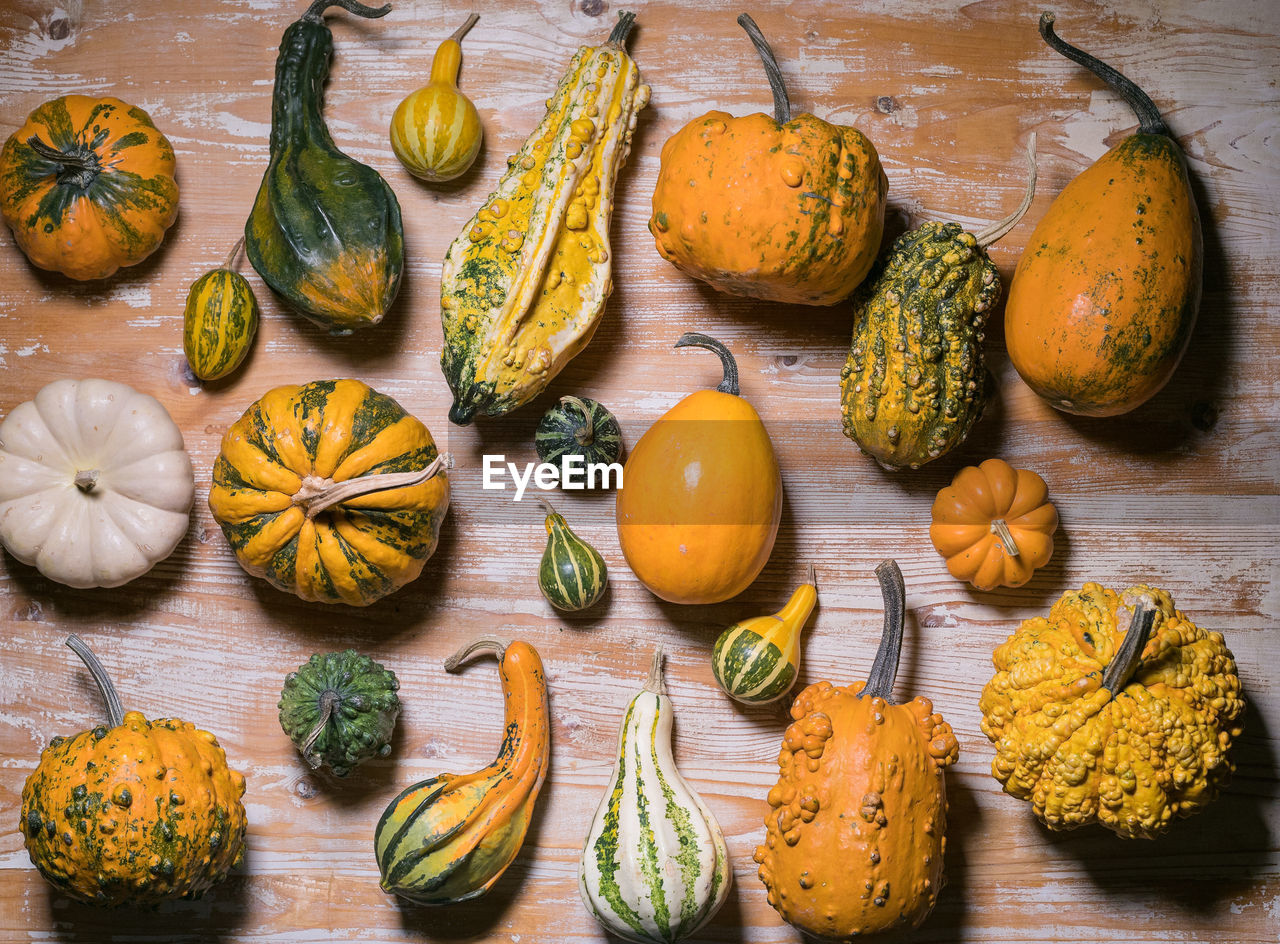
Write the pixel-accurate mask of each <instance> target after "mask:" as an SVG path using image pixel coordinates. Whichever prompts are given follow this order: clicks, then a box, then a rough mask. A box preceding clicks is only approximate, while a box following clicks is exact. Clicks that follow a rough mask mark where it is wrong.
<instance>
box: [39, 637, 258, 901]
mask: <svg viewBox="0 0 1280 944" xmlns="http://www.w3.org/2000/svg"><path fill="white" fill-rule="evenodd" d="M67 645H68V646H70V647H71V648H72V649H73V650H74V651H75V653H76V654H77V655H78V656H80V658H81V659H83V660H84V662H85V664H86V665H87V666H88V667H89V671H90V672H91V673H92V675H93V678H94V681H95V682H96V683H97V684H98V688H99V691H100V692H101V693H102V697H103V700H104V701H106V703H107V716H108V724H106V725H99V726H98V727H96V728H94V729H92V730H91V731H83V732H81V733H80V734H76V735H74V736H72V737H69V738H63V737H55V738H53V740H51V741H50V742H49V746H48V747H47V748H45V750H44V753H43V754H41V755H40V765H39V766H38V767H37V768H36V769H35V770H34V771H32V773H31V776H29V777H28V778H27V782H26V785H25V786H24V787H23V788H22V820H21V824H20V825H21V828H22V835H23V837H24V838H25V839H26V846H27V852H28V853H30V855H31V861H32V862H33V863H34V864H35V866H36V868H38V869H39V870H40V874H41V875H43V876H44V877H45V878H46V879H47V880H48V881H49V882H50V883H51V884H52V885H53V886H55V887H56V888H58V889H59V890H61V891H63V892H65V893H66V894H67V895H70V896H71V897H72V898H76V899H78V900H80V901H86V902H90V903H93V904H97V905H106V906H113V905H124V904H128V905H150V904H155V903H157V902H161V901H166V900H168V899H172V898H198V897H200V895H202V894H203V893H204V892H205V891H207V890H208V889H209V888H210V887H211V886H213V885H214V884H216V883H218V882H220V881H222V880H223V879H224V878H226V876H227V872H228V871H229V870H230V869H231V868H232V867H233V866H235V865H238V864H239V862H240V860H241V859H242V858H243V856H244V834H245V814H244V805H243V804H242V803H241V800H240V798H241V796H243V795H244V777H243V776H242V775H241V774H240V773H239V772H237V771H235V770H232V769H231V768H229V767H228V766H227V756H226V754H225V753H223V750H222V748H221V747H220V746H219V745H218V741H217V739H216V738H215V737H214V736H213V735H212V734H210V733H209V732H208V731H202V730H200V729H199V728H197V727H196V726H195V725H193V724H191V723H190V722H187V721H180V720H178V719H176V718H166V719H164V720H158V721H148V720H147V719H146V718H144V717H143V716H142V714H141V713H140V712H137V711H129V712H126V711H124V709H123V708H122V706H121V704H120V698H119V696H118V695H117V694H116V690H115V687H114V686H113V685H112V684H111V680H110V678H108V676H107V673H106V670H105V669H103V667H102V665H101V663H99V662H98V660H97V659H96V658H95V657H94V655H93V653H92V652H90V651H89V648H88V647H87V646H85V644H84V643H83V642H81V641H80V639H78V638H77V637H75V636H72V637H70V638H69V639H68V640H67Z"/></svg>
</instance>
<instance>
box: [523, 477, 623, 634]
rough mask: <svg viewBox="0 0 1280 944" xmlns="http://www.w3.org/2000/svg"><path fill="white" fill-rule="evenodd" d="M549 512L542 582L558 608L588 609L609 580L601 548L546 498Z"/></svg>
mask: <svg viewBox="0 0 1280 944" xmlns="http://www.w3.org/2000/svg"><path fill="white" fill-rule="evenodd" d="M542 507H543V509H544V510H545V511H546V513H547V521H546V525H547V548H546V550H544V551H543V552H542V565H541V566H540V567H539V568H538V586H539V587H541V588H542V595H543V596H544V597H546V598H547V602H548V603H550V604H551V605H552V606H554V607H555V608H556V609H557V610H564V611H565V612H567V613H575V612H577V611H578V610H585V609H586V608H587V607H589V606H591V604H593V603H595V602H596V601H597V600H599V599H600V597H601V596H602V595H603V594H604V588H605V587H606V586H607V585H608V583H609V572H608V570H607V569H606V568H605V565H604V558H603V557H601V556H600V552H599V551H597V550H596V549H595V548H594V547H592V546H591V545H590V544H588V543H587V542H586V541H584V540H582V538H580V537H578V536H577V535H576V534H574V533H573V529H572V528H570V527H569V525H568V523H567V522H565V520H564V516H563V515H561V514H560V513H559V512H557V511H556V510H555V509H554V508H552V507H551V503H550V502H549V501H546V500H545V499H543V500H542Z"/></svg>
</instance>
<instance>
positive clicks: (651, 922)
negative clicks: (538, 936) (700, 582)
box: [578, 649, 733, 944]
mask: <svg viewBox="0 0 1280 944" xmlns="http://www.w3.org/2000/svg"><path fill="white" fill-rule="evenodd" d="M671 720H672V708H671V699H670V698H668V697H667V695H666V691H665V687H664V685H663V681H662V650H661V649H658V651H656V652H655V653H654V654H653V663H652V665H651V667H650V669H649V677H648V679H647V680H646V681H645V683H644V687H643V688H642V689H641V690H640V691H639V692H638V693H637V694H636V696H635V697H634V698H632V699H631V703H630V704H629V705H628V706H627V711H626V714H625V715H624V716H623V718H622V729H621V731H620V733H619V736H618V760H617V765H616V766H615V767H614V771H613V778H612V779H611V780H610V781H609V786H608V788H607V789H606V790H605V794H604V798H603V799H602V800H601V802H600V807H599V808H598V809H597V810H596V815H595V819H594V820H593V821H592V823H591V830H590V832H588V834H587V839H586V842H585V843H584V845H583V849H582V858H581V860H580V862H579V868H578V890H579V891H580V892H581V893H582V900H583V902H584V903H585V904H586V906H587V910H589V911H590V912H591V913H592V915H594V916H595V919H596V920H597V921H599V922H600V924H601V925H603V926H604V928H605V929H606V930H608V931H609V932H610V933H612V934H616V935H617V936H618V937H621V938H623V939H625V940H628V941H637V942H640V944H671V942H674V941H679V940H681V939H683V938H686V937H688V936H690V935H691V934H693V933H695V932H696V931H697V930H698V929H699V928H701V927H702V926H703V925H705V924H706V923H707V922H708V921H710V920H711V918H712V917H713V916H714V915H715V913H716V912H717V911H718V910H719V909H720V906H721V905H722V904H724V900H725V898H726V897H727V896H728V894H729V886H730V884H731V882H732V881H733V869H732V867H731V866H730V863H729V852H728V849H727V847H726V845H725V841H724V833H723V832H722V831H721V830H720V824H719V823H717V822H716V818H715V816H713V815H712V813H711V811H710V810H709V809H707V806H706V804H705V803H703V802H702V799H701V797H699V796H698V794H697V793H695V792H694V791H693V788H692V787H690V786H689V784H687V783H686V782H685V780H684V778H683V777H682V776H680V771H679V770H677V769H676V763H675V757H674V756H673V755H672V752H671Z"/></svg>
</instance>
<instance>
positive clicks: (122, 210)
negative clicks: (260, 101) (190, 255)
mask: <svg viewBox="0 0 1280 944" xmlns="http://www.w3.org/2000/svg"><path fill="white" fill-rule="evenodd" d="M173 170H174V158H173V147H172V145H170V144H169V140H168V139H167V138H166V137H165V136H164V135H163V134H161V133H160V131H159V130H157V128H156V126H155V125H154V124H152V122H151V118H150V116H148V115H147V113H146V112H145V111H143V110H142V109H141V108H138V107H137V106H136V105H130V104H128V103H127V102H122V101H120V99H118V98H110V97H98V96H89V95H64V96H63V97H61V98H55V99H53V100H52V101H48V102H45V103H44V104H43V105H41V106H40V107H39V108H37V109H36V110H35V111H33V112H32V113H31V114H30V115H28V116H27V120H26V123H25V124H23V126H22V127H21V128H19V129H18V130H17V131H15V132H14V133H13V134H12V135H10V136H9V140H7V141H6V142H5V144H4V150H3V151H0V214H3V216H4V221H5V222H6V223H8V224H9V228H10V229H12V230H13V238H14V240H15V241H16V242H17V243H18V246H19V247H20V248H21V249H22V251H23V252H25V253H26V254H27V258H28V259H30V260H31V262H32V263H33V264H34V265H37V266H39V267H40V268H42V269H52V270H54V271H56V272H61V273H62V274H63V275H66V276H68V277H70V278H73V279H80V280H85V279H101V278H105V277H106V276H108V275H111V274H112V273H113V272H115V271H116V270H117V269H118V268H120V267H121V266H131V265H134V264H135V263H138V262H141V261H142V260H143V259H145V258H146V257H147V256H149V255H151V253H152V252H154V251H155V249H156V247H157V246H159V245H160V242H161V241H162V240H163V239H164V234H165V230H167V229H168V228H169V226H170V225H171V224H172V223H173V221H174V220H175V219H177V217H178V183H177V181H176V180H175V179H174V174H173Z"/></svg>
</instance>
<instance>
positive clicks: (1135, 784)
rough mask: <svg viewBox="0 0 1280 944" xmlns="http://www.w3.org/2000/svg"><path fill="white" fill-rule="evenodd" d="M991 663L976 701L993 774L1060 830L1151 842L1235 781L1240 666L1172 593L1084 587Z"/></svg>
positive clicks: (1027, 627)
mask: <svg viewBox="0 0 1280 944" xmlns="http://www.w3.org/2000/svg"><path fill="white" fill-rule="evenodd" d="M992 661H993V662H994V663H995V667H996V674H995V676H994V677H993V678H992V679H991V681H990V682H988V683H987V685H986V687H985V688H983V690H982V698H981V699H980V701H979V702H978V706H979V708H980V709H981V710H982V731H983V733H984V734H986V736H987V737H988V738H990V739H991V741H992V743H994V744H995V746H996V756H995V759H994V760H992V762H991V774H992V776H994V777H995V778H996V779H997V780H999V781H1000V783H1001V784H1002V785H1003V786H1004V791H1005V793H1008V794H1009V795H1010V796H1014V797H1017V798H1018V799H1020V800H1030V801H1031V808H1032V810H1033V811H1034V812H1035V815H1036V817H1037V818H1038V819H1039V820H1040V821H1041V822H1042V823H1044V824H1045V825H1046V826H1048V827H1049V828H1050V829H1072V828H1074V827H1076V826H1080V825H1083V824H1085V823H1092V822H1097V823H1099V824H1101V825H1103V826H1105V827H1107V829H1110V830H1111V831H1112V832H1114V833H1116V834H1117V835H1119V836H1123V837H1125V838H1127V839H1131V838H1135V837H1143V838H1148V839H1149V838H1152V837H1154V836H1156V835H1158V834H1159V833H1161V832H1163V831H1164V830H1165V829H1167V828H1168V827H1169V824H1170V823H1172V822H1173V820H1174V819H1176V818H1177V817H1180V816H1190V815H1191V814H1192V813H1195V812H1198V811H1199V810H1201V809H1202V808H1204V807H1205V806H1206V805H1208V804H1209V803H1210V802H1212V801H1213V799H1214V798H1215V797H1216V796H1217V795H1218V791H1219V790H1220V789H1221V788H1222V787H1223V786H1225V785H1226V783H1227V780H1228V779H1229V778H1230V776H1231V769H1232V767H1231V761H1230V758H1229V756H1228V751H1229V750H1230V748H1231V741H1232V739H1233V738H1236V737H1239V736H1240V732H1241V730H1242V728H1243V723H1242V715H1243V713H1244V699H1243V698H1241V696H1240V679H1239V677H1238V676H1237V675H1236V664H1235V660H1234V659H1233V658H1232V656H1231V650H1229V649H1228V648H1227V646H1226V644H1225V643H1224V642H1223V639H1222V635H1221V634H1220V633H1214V632H1209V631H1207V630H1205V629H1201V628H1200V627H1199V626H1197V625H1196V624H1195V623H1193V622H1191V620H1189V619H1187V618H1186V617H1185V616H1184V615H1183V614H1182V613H1180V612H1179V611H1178V610H1176V609H1174V605H1173V599H1172V598H1171V597H1170V596H1169V594H1167V593H1165V592H1164V591H1163V590H1157V589H1155V588H1153V587H1148V586H1145V585H1141V584H1140V585H1138V586H1135V587H1130V588H1128V589H1127V590H1122V591H1120V592H1116V591H1114V590H1108V589H1106V588H1105V587H1102V586H1100V585H1099V584H1096V583H1086V584H1085V585H1084V587H1083V588H1082V589H1080V590H1078V591H1072V592H1069V593H1065V594H1063V595H1062V597H1061V598H1060V599H1059V600H1058V602H1057V603H1055V604H1054V605H1053V608H1052V609H1051V610H1050V611H1049V616H1048V618H1047V619H1046V618H1045V617H1043V616H1037V617H1035V618H1034V619H1029V620H1027V621H1026V622H1024V623H1023V624H1022V625H1021V626H1020V627H1019V628H1018V631H1017V632H1015V633H1014V634H1013V635H1012V636H1010V637H1009V638H1008V639H1007V640H1006V641H1005V642H1004V643H1003V644H1002V645H1000V646H999V647H997V649H996V651H995V653H994V654H993V655H992Z"/></svg>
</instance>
